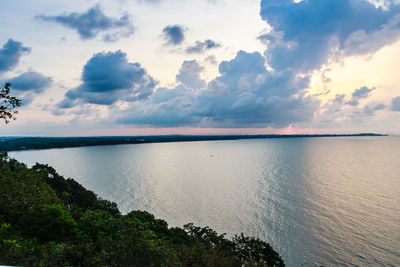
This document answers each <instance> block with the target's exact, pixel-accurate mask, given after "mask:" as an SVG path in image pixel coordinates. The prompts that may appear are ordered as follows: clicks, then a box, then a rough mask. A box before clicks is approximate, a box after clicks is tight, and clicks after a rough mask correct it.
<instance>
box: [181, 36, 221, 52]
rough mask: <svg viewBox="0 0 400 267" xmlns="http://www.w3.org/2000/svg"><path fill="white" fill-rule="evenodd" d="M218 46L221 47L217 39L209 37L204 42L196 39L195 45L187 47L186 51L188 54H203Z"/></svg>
mask: <svg viewBox="0 0 400 267" xmlns="http://www.w3.org/2000/svg"><path fill="white" fill-rule="evenodd" d="M218 47H221V45H220V44H219V43H216V42H215V41H213V40H210V39H208V40H205V41H204V42H200V41H196V43H195V44H194V45H193V46H190V47H188V48H186V50H185V51H186V53H188V54H201V53H204V52H205V51H207V50H209V49H213V48H218Z"/></svg>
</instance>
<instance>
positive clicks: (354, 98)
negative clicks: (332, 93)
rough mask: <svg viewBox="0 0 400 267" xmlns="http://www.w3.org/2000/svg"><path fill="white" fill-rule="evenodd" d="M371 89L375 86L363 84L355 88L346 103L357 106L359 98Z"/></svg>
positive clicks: (366, 94)
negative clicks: (370, 86) (369, 86)
mask: <svg viewBox="0 0 400 267" xmlns="http://www.w3.org/2000/svg"><path fill="white" fill-rule="evenodd" d="M373 90H375V87H373V88H368V87H366V86H363V87H360V88H358V89H356V90H355V91H354V92H353V93H352V94H351V100H350V101H347V102H346V104H348V105H351V106H357V105H358V104H359V103H360V100H361V99H364V98H367V97H368V96H369V95H370V93H371V92H372V91H373Z"/></svg>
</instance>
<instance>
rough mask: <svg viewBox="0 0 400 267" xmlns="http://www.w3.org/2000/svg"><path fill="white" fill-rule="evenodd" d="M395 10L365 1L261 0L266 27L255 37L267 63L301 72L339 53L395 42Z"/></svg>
mask: <svg viewBox="0 0 400 267" xmlns="http://www.w3.org/2000/svg"><path fill="white" fill-rule="evenodd" d="M399 11H400V7H399V6H398V5H394V4H390V5H388V6H387V8H382V7H376V6H375V5H374V4H373V3H371V2H369V1H366V0H356V1H354V0H324V1H320V0H307V1H293V0H281V1H275V0H262V1H261V11H260V14H261V17H262V18H263V19H264V20H266V21H267V22H268V24H269V25H270V26H272V31H270V32H269V33H266V34H263V35H262V36H261V37H260V39H261V40H265V41H267V42H268V44H269V46H268V49H267V50H266V52H265V55H266V57H267V59H268V64H269V65H270V66H272V67H273V68H275V69H285V68H288V67H290V68H293V69H295V70H297V71H301V72H307V71H309V70H313V69H317V68H319V67H320V66H321V65H322V64H325V63H326V62H327V61H328V60H329V59H330V58H332V57H335V56H338V55H340V54H341V53H344V54H346V55H351V54H362V53H368V52H371V51H375V50H377V49H379V48H380V47H382V46H383V45H386V44H388V43H391V42H394V41H396V40H398V39H399V36H400V31H399V29H400V24H399V23H398V21H399V17H398V16H397V14H398V13H399ZM374 36H375V37H379V39H378V40H376V39H375V38H374ZM371 40H376V41H374V42H371Z"/></svg>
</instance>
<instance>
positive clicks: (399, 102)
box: [391, 96, 400, 111]
mask: <svg viewBox="0 0 400 267" xmlns="http://www.w3.org/2000/svg"><path fill="white" fill-rule="evenodd" d="M391 110H392V111H400V96H397V97H393V98H392V105H391Z"/></svg>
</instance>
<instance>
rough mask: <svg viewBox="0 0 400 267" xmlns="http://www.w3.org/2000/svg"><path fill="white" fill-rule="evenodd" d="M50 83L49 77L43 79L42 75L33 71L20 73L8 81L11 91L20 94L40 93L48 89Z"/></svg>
mask: <svg viewBox="0 0 400 267" xmlns="http://www.w3.org/2000/svg"><path fill="white" fill-rule="evenodd" d="M52 81H53V79H52V78H51V77H45V76H44V75H43V74H41V73H39V72H35V71H29V72H25V73H22V74H21V75H19V76H17V77H15V78H12V79H11V80H10V82H11V84H12V88H13V90H17V91H20V92H27V91H31V92H34V93H37V94H39V93H42V92H43V91H44V90H45V89H46V88H47V87H49V86H50V84H51V83H52Z"/></svg>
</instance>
